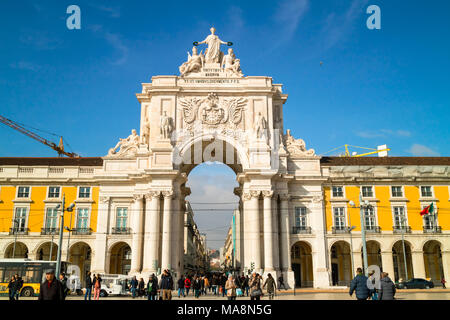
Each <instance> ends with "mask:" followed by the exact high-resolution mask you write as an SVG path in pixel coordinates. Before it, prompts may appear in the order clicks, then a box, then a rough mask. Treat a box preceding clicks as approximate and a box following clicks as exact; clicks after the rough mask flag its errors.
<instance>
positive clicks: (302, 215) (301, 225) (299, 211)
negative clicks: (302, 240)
mask: <svg viewBox="0 0 450 320" xmlns="http://www.w3.org/2000/svg"><path fill="white" fill-rule="evenodd" d="M306 226H307V224H306V207H295V227H296V228H298V229H306Z"/></svg>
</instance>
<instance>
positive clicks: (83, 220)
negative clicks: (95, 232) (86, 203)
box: [77, 208, 89, 230]
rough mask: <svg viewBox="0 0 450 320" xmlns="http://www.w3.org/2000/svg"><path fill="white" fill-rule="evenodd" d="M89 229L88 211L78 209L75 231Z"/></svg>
mask: <svg viewBox="0 0 450 320" xmlns="http://www.w3.org/2000/svg"><path fill="white" fill-rule="evenodd" d="M88 228H89V209H88V208H78V214H77V229H80V230H86V229H88Z"/></svg>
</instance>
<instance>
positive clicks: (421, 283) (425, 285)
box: [395, 278, 434, 289]
mask: <svg viewBox="0 0 450 320" xmlns="http://www.w3.org/2000/svg"><path fill="white" fill-rule="evenodd" d="M395 286H396V287H397V289H430V288H434V284H433V282H431V281H428V280H425V279H420V278H414V279H410V280H408V281H402V282H400V283H397V284H396V285H395Z"/></svg>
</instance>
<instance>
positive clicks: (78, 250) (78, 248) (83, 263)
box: [69, 241, 92, 283]
mask: <svg viewBox="0 0 450 320" xmlns="http://www.w3.org/2000/svg"><path fill="white" fill-rule="evenodd" d="M91 253H92V249H91V247H90V246H89V244H87V243H86V242H84V241H76V242H74V243H72V244H71V245H70V248H69V262H70V263H71V264H74V265H77V266H78V268H80V279H81V281H82V283H84V282H83V281H84V279H85V277H86V274H87V272H88V271H90V270H91V261H92V256H91Z"/></svg>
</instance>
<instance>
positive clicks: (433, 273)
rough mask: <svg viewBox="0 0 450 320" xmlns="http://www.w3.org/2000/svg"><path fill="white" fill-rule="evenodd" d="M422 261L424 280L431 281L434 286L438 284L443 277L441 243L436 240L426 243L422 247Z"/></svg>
mask: <svg viewBox="0 0 450 320" xmlns="http://www.w3.org/2000/svg"><path fill="white" fill-rule="evenodd" d="M423 259H424V264H425V275H426V278H427V279H430V281H433V282H434V284H436V285H438V284H440V282H441V279H442V278H443V277H444V266H443V264H442V243H441V242H440V241H438V240H428V241H426V242H425V243H424V246H423ZM447 268H448V266H447Z"/></svg>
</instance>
